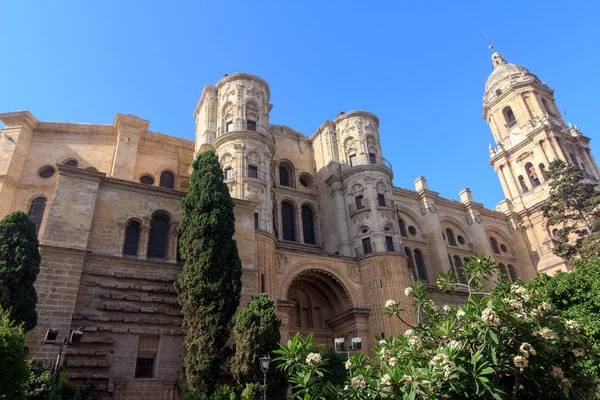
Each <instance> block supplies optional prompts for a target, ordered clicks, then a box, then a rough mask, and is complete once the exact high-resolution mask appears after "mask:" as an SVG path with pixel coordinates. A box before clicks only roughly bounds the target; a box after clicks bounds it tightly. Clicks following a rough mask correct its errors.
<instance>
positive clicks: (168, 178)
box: [158, 171, 175, 189]
mask: <svg viewBox="0 0 600 400" xmlns="http://www.w3.org/2000/svg"><path fill="white" fill-rule="evenodd" d="M158 186H161V187H164V188H169V189H173V188H174V187H175V175H173V173H172V172H169V171H163V172H162V174H160V181H159V184H158Z"/></svg>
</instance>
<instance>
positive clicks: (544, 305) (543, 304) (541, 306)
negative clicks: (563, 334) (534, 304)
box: [540, 301, 552, 311]
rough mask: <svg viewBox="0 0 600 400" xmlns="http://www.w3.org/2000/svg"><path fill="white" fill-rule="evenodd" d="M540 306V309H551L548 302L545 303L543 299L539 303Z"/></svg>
mask: <svg viewBox="0 0 600 400" xmlns="http://www.w3.org/2000/svg"><path fill="white" fill-rule="evenodd" d="M540 308H541V309H542V310H544V311H550V310H552V306H551V305H550V304H548V303H546V302H545V301H542V302H541V303H540Z"/></svg>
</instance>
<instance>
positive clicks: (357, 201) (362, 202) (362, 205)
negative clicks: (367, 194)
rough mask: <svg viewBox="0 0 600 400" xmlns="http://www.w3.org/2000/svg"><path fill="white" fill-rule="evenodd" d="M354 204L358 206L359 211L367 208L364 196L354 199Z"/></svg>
mask: <svg viewBox="0 0 600 400" xmlns="http://www.w3.org/2000/svg"><path fill="white" fill-rule="evenodd" d="M354 202H355V204H356V209H357V210H360V209H362V208H365V199H364V198H363V196H356V197H355V198H354Z"/></svg>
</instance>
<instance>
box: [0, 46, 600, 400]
mask: <svg viewBox="0 0 600 400" xmlns="http://www.w3.org/2000/svg"><path fill="white" fill-rule="evenodd" d="M492 65H493V71H492V73H491V74H490V76H489V78H488V79H487V82H486V84H485V94H484V98H483V118H484V119H485V120H486V121H487V123H488V124H489V126H490V129H491V130H492V133H493V136H494V139H495V146H492V145H490V147H489V153H490V159H489V163H490V165H491V166H492V167H493V168H494V170H495V171H496V172H497V174H498V177H499V180H500V184H501V185H502V189H503V191H504V195H505V199H504V200H502V201H501V202H500V203H499V204H498V206H497V207H496V209H495V210H491V209H486V208H484V207H483V206H482V204H480V203H478V202H477V201H476V200H475V198H474V197H473V195H472V193H471V191H470V190H469V189H464V190H462V191H461V192H460V193H459V196H460V201H455V200H450V199H446V198H443V197H440V196H439V194H438V193H436V192H435V191H434V190H433V188H430V187H429V186H428V184H427V181H426V179H425V178H424V177H418V178H417V179H416V180H415V181H414V189H405V188H399V187H395V186H393V184H392V179H393V176H394V170H393V168H392V165H391V164H390V162H389V161H387V160H386V159H385V158H384V156H385V149H382V147H381V144H380V143H381V142H380V135H381V134H382V133H380V132H379V119H378V117H377V116H376V115H375V114H372V113H370V112H367V111H349V112H342V113H339V114H338V115H337V116H335V117H334V118H332V119H331V120H327V121H324V122H323V123H321V125H320V126H318V128H317V129H316V130H315V131H314V133H312V135H310V136H305V135H303V134H301V133H299V132H298V131H296V130H294V129H292V128H290V127H287V126H283V125H272V124H270V122H269V116H270V111H271V109H272V107H273V106H272V104H271V103H270V99H271V93H270V89H269V85H268V84H267V82H265V81H264V80H262V79H261V78H259V77H257V76H254V75H250V74H246V73H236V74H230V75H226V76H225V77H224V78H223V79H221V80H220V81H219V82H217V83H216V84H215V85H214V86H213V85H206V86H205V87H204V89H203V91H202V94H201V96H200V100H199V102H198V104H197V106H196V108H195V110H194V114H193V115H194V117H195V120H196V132H195V140H194V141H189V140H185V139H180V138H175V137H171V136H167V135H164V134H162V133H158V132H152V131H149V130H148V125H149V122H148V121H147V120H144V119H141V118H139V117H137V116H133V115H124V114H116V116H115V119H114V122H113V123H112V124H89V123H85V124H84V123H69V122H48V121H39V120H37V119H36V118H35V117H34V116H33V115H32V114H31V113H30V112H28V111H18V112H9V113H3V114H0V120H1V121H2V122H3V123H4V125H5V126H4V128H3V129H2V131H1V134H0V218H1V217H4V216H5V215H7V214H8V213H10V212H13V211H16V210H24V211H25V212H27V214H28V215H29V217H30V218H31V219H32V220H33V221H35V223H36V224H37V227H38V232H39V239H40V252H41V255H42V264H41V267H40V273H39V276H38V279H37V282H36V289H37V293H38V298H39V299H38V304H37V311H38V315H39V318H38V325H37V327H36V328H35V329H34V330H33V331H31V332H30V333H29V334H28V335H27V344H28V346H29V349H30V352H31V354H32V355H33V356H35V357H36V358H37V359H40V360H54V359H55V358H56V352H57V349H56V347H55V346H51V345H48V344H46V343H45V342H44V338H45V335H46V331H47V330H48V329H49V328H55V329H58V330H59V339H60V340H62V338H63V337H65V338H66V337H67V336H68V335H69V332H70V331H72V330H75V329H81V330H82V331H83V336H82V338H81V343H80V344H79V345H71V346H66V348H65V357H64V359H63V361H64V363H63V365H64V368H65V371H66V372H67V374H68V376H69V378H70V379H71V380H74V381H75V382H83V381H84V380H86V379H88V378H92V379H93V380H94V381H95V382H96V383H97V384H98V386H99V387H100V388H101V390H102V392H103V394H104V396H105V397H106V398H110V399H116V400H125V399H139V398H142V397H143V398H144V399H146V400H159V399H160V400H174V399H176V398H177V388H178V386H179V385H180V384H181V383H182V381H183V378H184V373H183V357H184V348H183V344H182V343H183V336H184V332H183V331H182V329H181V322H182V314H181V310H180V308H179V306H178V303H177V296H176V293H175V289H174V287H173V281H174V280H175V279H176V277H177V275H178V273H179V272H180V270H181V266H182V263H181V261H180V259H179V257H178V250H177V248H178V245H177V241H178V236H179V221H180V219H181V210H180V208H179V203H180V201H181V199H182V198H183V197H184V196H185V194H186V191H187V189H188V187H189V178H190V174H191V164H192V161H193V159H194V157H195V156H196V155H198V154H199V153H202V152H203V151H207V150H212V151H214V152H215V153H216V154H217V155H218V158H219V161H220V163H221V166H222V169H223V175H224V181H225V183H226V185H227V187H228V188H229V190H230V193H231V196H232V198H233V199H234V204H235V208H234V211H235V217H236V233H235V236H234V238H235V239H236V240H237V245H238V249H239V254H240V257H241V260H242V264H243V288H242V300H241V304H240V307H244V306H246V304H247V303H248V301H249V299H250V298H251V296H252V295H254V294H255V293H260V292H265V293H268V294H269V295H270V296H271V297H272V298H273V299H274V300H275V302H276V306H277V314H278V316H279V318H280V319H281V321H282V325H281V340H282V342H285V341H287V340H288V338H290V337H292V336H293V335H294V334H296V333H297V332H300V333H301V334H303V335H306V334H308V333H313V334H314V337H315V341H316V342H317V343H324V344H326V345H327V346H332V344H333V341H334V338H344V339H345V342H346V344H347V347H348V344H349V343H350V341H351V340H352V338H361V339H362V342H363V349H367V348H368V347H370V346H371V345H372V344H373V343H374V337H375V336H382V337H388V336H393V335H397V334H399V333H403V332H404V330H405V329H406V327H405V326H403V324H402V323H401V322H400V321H398V320H395V319H388V318H385V317H384V316H383V305H384V304H385V302H386V300H388V299H396V300H398V301H399V302H400V303H401V307H403V308H410V301H409V299H407V297H406V296H405V295H404V289H405V288H406V287H407V286H409V285H411V284H412V283H413V282H414V281H417V280H418V281H420V282H422V283H423V284H425V285H426V286H427V288H428V290H429V291H430V292H431V294H432V296H433V297H434V298H435V299H436V300H437V301H439V303H440V304H444V303H451V302H455V303H456V302H459V301H461V299H462V298H464V297H463V296H464V294H461V293H460V292H459V293H457V294H456V296H454V297H444V298H442V297H441V294H440V293H439V291H438V290H437V289H436V287H435V279H436V275H437V273H438V272H446V271H449V270H453V271H454V272H455V273H456V275H457V276H458V277H459V279H462V270H461V267H462V265H463V263H464V262H465V260H466V259H467V258H468V257H469V256H471V255H473V254H474V253H478V254H483V253H485V254H489V255H491V256H492V257H493V258H494V259H495V261H496V262H497V263H498V266H499V271H501V272H502V273H504V274H506V276H508V278H509V279H511V280H515V279H518V278H523V279H526V280H527V279H530V278H532V277H533V276H535V275H536V274H537V273H541V272H545V273H550V274H552V273H554V272H556V271H558V270H565V269H568V265H567V264H566V263H565V262H564V261H563V260H562V259H560V258H558V257H556V256H555V255H554V254H553V253H552V248H553V245H554V240H555V239H554V238H553V227H552V226H548V224H547V222H546V221H545V219H544V218H543V216H542V213H541V211H540V207H541V205H542V204H544V202H545V200H546V199H547V196H548V190H549V188H548V185H547V181H546V168H547V167H548V165H549V163H550V162H551V161H552V160H555V159H561V160H564V161H567V162H569V163H573V164H576V165H578V166H580V167H581V168H582V169H583V170H584V172H585V174H586V177H587V178H588V179H590V180H597V179H598V178H599V177H600V169H599V168H598V165H597V164H596V162H595V161H594V158H593V156H592V153H591V151H590V147H589V142H590V139H589V138H587V137H586V136H584V135H583V134H582V133H581V132H580V130H579V129H578V128H577V127H575V126H571V125H567V124H565V121H564V120H563V118H562V117H561V113H560V112H559V110H558V107H557V106H556V103H555V99H554V91H553V90H552V89H550V88H549V87H548V85H546V84H545V83H544V82H543V81H542V80H540V79H539V78H538V77H537V76H535V75H534V74H532V73H531V72H529V71H528V70H527V69H526V68H524V67H522V66H520V65H517V64H511V63H508V62H506V61H505V59H504V58H503V57H502V56H501V55H500V54H499V53H497V52H493V55H492ZM332 117H333V116H332ZM406 318H407V320H408V322H409V323H414V322H416V321H414V317H411V316H410V315H408V314H407V316H406ZM411 318H413V319H411Z"/></svg>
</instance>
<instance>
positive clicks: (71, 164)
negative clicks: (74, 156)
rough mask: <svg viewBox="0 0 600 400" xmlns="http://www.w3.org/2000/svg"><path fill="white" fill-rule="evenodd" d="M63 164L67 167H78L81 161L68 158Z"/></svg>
mask: <svg viewBox="0 0 600 400" xmlns="http://www.w3.org/2000/svg"><path fill="white" fill-rule="evenodd" d="M63 165H66V166H67V167H75V168H77V167H78V166H79V163H78V162H77V160H67V161H65V162H64V163H63Z"/></svg>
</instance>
